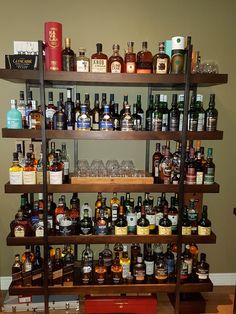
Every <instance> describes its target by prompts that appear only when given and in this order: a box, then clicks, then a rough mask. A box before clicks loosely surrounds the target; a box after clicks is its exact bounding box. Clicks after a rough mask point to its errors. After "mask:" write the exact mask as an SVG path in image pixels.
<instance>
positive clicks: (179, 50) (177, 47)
mask: <svg viewBox="0 0 236 314" xmlns="http://www.w3.org/2000/svg"><path fill="white" fill-rule="evenodd" d="M184 48H185V47H184V37H180V36H175V37H172V50H171V73H173V74H181V73H184V55H185V50H184Z"/></svg>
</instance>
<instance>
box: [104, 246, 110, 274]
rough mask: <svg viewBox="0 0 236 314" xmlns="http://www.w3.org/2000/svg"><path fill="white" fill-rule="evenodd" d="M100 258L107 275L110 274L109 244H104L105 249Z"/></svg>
mask: <svg viewBox="0 0 236 314" xmlns="http://www.w3.org/2000/svg"><path fill="white" fill-rule="evenodd" d="M102 257H103V261H104V265H105V266H106V268H107V274H110V273H111V266H112V251H111V250H110V249H109V244H108V243H106V244H105V248H104V250H103V251H102Z"/></svg>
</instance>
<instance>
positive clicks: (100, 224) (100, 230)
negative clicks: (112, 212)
mask: <svg viewBox="0 0 236 314" xmlns="http://www.w3.org/2000/svg"><path fill="white" fill-rule="evenodd" d="M108 230H109V228H108V221H107V219H106V218H105V212H104V209H103V208H100V211H99V217H98V219H97V220H96V221H95V234H96V235H106V234H108Z"/></svg>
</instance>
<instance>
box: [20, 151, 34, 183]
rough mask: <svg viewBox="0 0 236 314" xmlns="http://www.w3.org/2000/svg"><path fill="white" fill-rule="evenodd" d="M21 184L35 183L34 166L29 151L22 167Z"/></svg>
mask: <svg viewBox="0 0 236 314" xmlns="http://www.w3.org/2000/svg"><path fill="white" fill-rule="evenodd" d="M23 184H36V167H35V165H33V163H32V159H31V153H27V154H26V161H25V167H24V168H23Z"/></svg>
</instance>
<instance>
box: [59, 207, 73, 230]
mask: <svg viewBox="0 0 236 314" xmlns="http://www.w3.org/2000/svg"><path fill="white" fill-rule="evenodd" d="M68 212H69V209H68V207H66V206H65V211H64V214H63V215H62V216H61V218H60V220H59V232H60V234H61V235H64V236H67V235H71V233H72V219H71V218H70V216H69V213H68Z"/></svg>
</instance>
